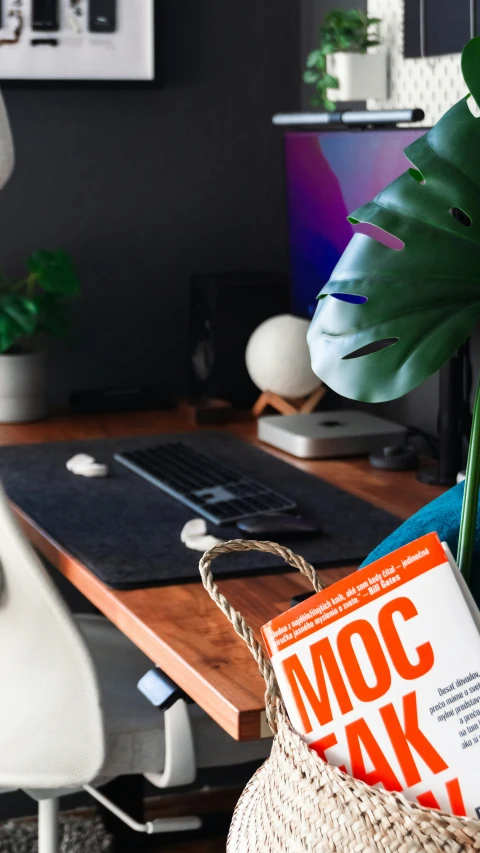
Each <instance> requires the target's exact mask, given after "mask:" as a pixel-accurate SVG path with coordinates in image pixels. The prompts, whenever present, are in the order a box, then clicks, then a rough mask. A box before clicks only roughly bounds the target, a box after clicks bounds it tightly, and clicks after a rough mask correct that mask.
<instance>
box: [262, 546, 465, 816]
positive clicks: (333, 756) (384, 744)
mask: <svg viewBox="0 0 480 853" xmlns="http://www.w3.org/2000/svg"><path fill="white" fill-rule="evenodd" d="M262 634H263V638H264V642H265V644H266V647H267V650H268V653H269V655H270V657H271V660H272V665H273V668H274V670H275V675H276V678H277V681H278V684H279V687H280V691H281V693H282V697H283V700H284V702H285V706H286V708H287V711H288V714H289V716H290V720H291V722H292V725H293V727H294V728H295V729H296V731H297V732H298V733H299V734H300V735H301V736H302V737H303V738H304V739H305V740H306V742H307V743H308V744H309V746H310V747H311V749H313V750H315V751H316V752H317V753H318V755H319V756H320V757H321V758H322V759H324V760H326V761H328V762H329V763H330V764H334V765H336V766H338V767H340V768H341V769H342V770H344V771H345V772H347V773H349V774H350V775H352V776H355V777H356V778H357V779H362V780H364V781H365V782H367V783H368V784H369V785H375V786H383V787H384V788H386V789H387V790H389V791H399V792H402V793H403V794H404V796H405V797H406V798H407V799H410V800H417V801H418V802H419V803H420V804H421V805H424V806H427V807H431V808H441V809H443V810H445V811H448V812H451V813H453V814H456V815H469V816H471V817H480V621H479V612H478V609H477V607H476V605H475V603H474V601H473V599H472V597H471V595H470V592H469V591H468V589H467V587H466V584H465V582H464V580H463V578H462V576H461V575H460V572H459V570H458V568H457V566H456V565H455V562H454V560H453V558H452V556H451V554H450V552H449V551H448V547H447V546H445V545H442V543H441V542H440V540H439V538H438V536H437V534H436V533H430V534H427V535H426V536H422V537H421V538H420V539H417V540H416V541H415V542H412V543H411V544H409V545H406V546H404V547H402V548H399V549H398V550H397V551H394V552H392V553H391V554H389V555H388V556H386V557H384V558H382V559H380V560H377V561H376V562H375V563H372V564H371V565H369V566H367V567H366V568H364V569H361V570H360V571H358V572H355V573H354V574H352V575H350V576H349V577H347V578H345V579H344V580H342V581H339V582H338V583H336V584H334V585H333V586H330V587H328V589H324V590H322V591H321V592H318V593H316V594H315V595H314V596H312V597H311V598H309V599H307V600H306V601H304V602H302V603H301V604H298V605H297V606H296V607H293V608H292V609H291V610H288V611H287V612H286V613H283V614H282V615H281V616H277V617H276V618H275V619H272V621H271V622H269V623H268V624H267V625H264V626H263V628H262Z"/></svg>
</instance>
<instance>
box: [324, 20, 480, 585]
mask: <svg viewBox="0 0 480 853" xmlns="http://www.w3.org/2000/svg"><path fill="white" fill-rule="evenodd" d="M462 72H463V76H464V79H465V83H466V86H467V88H468V91H469V94H468V95H467V96H466V97H465V98H462V100H461V101H459V102H458V103H457V104H455V106H453V107H452V108H451V109H450V110H449V111H448V112H447V113H446V114H445V115H444V116H443V117H442V118H441V119H440V121H439V122H438V123H437V124H436V125H435V127H433V128H432V129H431V130H430V131H429V132H428V133H427V134H426V135H425V136H422V137H421V138H420V139H418V140H417V141H416V142H414V143H413V144H412V145H410V146H409V147H408V148H407V149H406V152H405V153H406V156H407V159H408V160H409V161H410V163H411V168H409V169H408V170H407V171H406V172H405V173H404V174H403V175H401V176H400V177H399V178H397V180H395V181H393V183H391V184H390V185H389V186H387V187H386V189H384V190H383V191H382V192H381V193H379V194H378V195H377V196H376V198H375V199H374V200H373V201H370V202H368V203H367V204H365V205H363V207H360V208H359V209H358V210H356V211H355V212H354V213H352V214H351V215H350V216H349V217H348V218H349V221H350V222H352V223H354V224H355V223H370V225H371V226H372V225H373V226H376V227H377V228H378V229H379V231H378V234H379V235H381V233H384V232H387V233H388V234H390V235H393V236H394V237H395V238H397V248H390V247H387V246H386V245H384V244H383V243H381V242H378V241H377V240H376V239H373V238H372V237H370V236H366V235H364V234H355V235H354V236H353V238H352V240H351V242H350V244H349V246H348V247H347V249H346V251H345V253H344V254H343V256H342V258H341V259H340V261H339V263H338V264H337V266H336V268H335V270H334V271H333V274H332V276H331V278H330V281H329V282H328V283H327V284H326V285H325V287H324V288H323V290H322V291H321V293H320V295H319V302H318V307H317V311H316V314H315V317H314V319H313V321H312V324H311V326H310V329H309V333H308V340H309V346H310V353H311V356H312V367H313V369H314V371H315V373H316V374H317V375H318V376H319V377H320V378H321V379H322V380H323V381H324V382H325V383H326V384H327V385H329V386H330V387H332V388H333V389H334V390H335V391H337V392H338V393H340V394H343V395H344V396H346V397H350V398H352V399H356V400H363V401H365V402H380V401H384V400H392V399H394V398H397V397H400V396H402V395H404V394H406V393H407V392H408V391H411V390H412V389H413V388H415V387H417V386H418V385H420V383H422V382H423V381H424V380H425V379H427V377H429V376H430V375H431V374H433V373H434V372H435V371H437V370H438V369H439V368H440V367H442V366H443V365H444V364H445V363H446V362H447V361H448V360H449V359H450V358H451V356H452V355H453V354H454V353H455V352H456V350H457V349H458V348H459V347H460V346H461V345H462V343H463V342H464V341H465V340H466V339H467V338H468V336H469V334H470V332H471V331H472V329H473V327H474V325H475V324H476V322H477V320H478V319H479V317H480V265H479V263H478V258H479V253H480V194H479V189H478V188H479V186H480V159H479V157H478V151H479V147H480V117H479V116H480V109H479V105H480V38H479V37H477V38H474V39H472V40H471V41H470V42H468V44H467V45H466V47H465V48H464V50H463V53H462ZM380 229H381V230H380ZM479 482H480V382H479V386H478V390H477V394H476V401H475V406H474V413H473V424H472V431H471V437H470V446H469V455H468V463H467V476H466V482H465V491H464V495H463V505H462V514H461V521H460V530H459V539H458V556H457V561H458V563H459V566H460V569H461V571H462V574H463V575H464V577H465V578H466V579H467V581H468V580H469V577H470V571H471V563H472V553H473V546H474V535H475V524H476V514H477V504H478V489H479Z"/></svg>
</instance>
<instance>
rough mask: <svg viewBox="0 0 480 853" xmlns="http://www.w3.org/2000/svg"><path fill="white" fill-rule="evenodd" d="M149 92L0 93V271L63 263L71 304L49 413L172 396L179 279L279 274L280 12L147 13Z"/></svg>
mask: <svg viewBox="0 0 480 853" xmlns="http://www.w3.org/2000/svg"><path fill="white" fill-rule="evenodd" d="M157 6H158V11H159V25H160V35H161V40H162V43H163V44H162V49H161V57H162V58H161V61H160V69H159V75H160V78H161V79H160V82H161V84H162V85H161V88H157V89H153V90H141V91H139V90H133V91H132V90H125V89H123V90H118V89H116V90H112V89H108V88H102V89H93V90H92V89H90V90H85V89H83V90H78V89H70V90H68V89H67V90H65V89H55V88H53V89H31V90H29V89H26V90H25V89H22V90H18V89H11V88H6V89H5V97H6V102H7V106H8V110H9V113H10V117H11V122H12V126H13V132H14V137H15V144H16V152H17V166H16V170H15V173H14V176H13V178H12V180H11V182H10V183H9V184H8V186H7V187H6V189H5V190H4V191H3V192H2V193H1V194H0V221H1V222H2V229H1V238H0V239H1V263H2V265H4V266H6V267H7V268H9V269H10V270H12V271H15V270H17V269H19V268H20V266H21V260H22V259H23V258H25V257H26V256H27V255H28V253H29V252H30V251H31V250H32V249H35V248H48V247H55V246H63V247H65V248H66V249H68V250H69V251H70V252H71V253H72V255H73V256H74V258H75V260H76V262H77V265H78V270H79V273H80V277H81V280H82V283H83V296H82V297H81V299H79V300H78V302H77V303H76V305H75V307H74V310H73V328H72V338H71V341H70V342H69V344H68V345H64V344H62V345H55V346H54V347H53V353H52V356H53V357H52V359H51V361H52V365H51V370H52V377H51V386H52V393H53V397H54V399H55V400H56V401H61V400H63V399H64V398H65V396H66V394H67V392H68V391H70V390H72V389H78V388H81V387H87V388H88V387H93V386H102V385H107V384H120V383H124V382H125V383H131V382H164V383H165V384H166V385H167V386H169V387H171V388H174V389H179V388H182V387H183V386H184V384H185V373H186V371H185V360H186V347H185V342H186V308H187V285H188V277H189V275H190V273H192V272H202V271H214V270H245V269H262V268H263V269H273V270H275V269H279V270H285V269H286V266H287V252H286V232H285V217H284V190H283V174H282V145H281V136H280V134H279V133H278V131H275V130H274V129H273V127H272V125H271V121H270V120H271V116H272V114H273V113H274V112H275V111H277V110H282V109H285V110H289V109H298V106H299V82H298V80H299V76H298V75H299V17H300V16H299V9H298V6H297V4H296V3H292V2H291V0H261V2H258V0H242V2H235V3H234V2H232V0H228V1H227V2H225V0H157Z"/></svg>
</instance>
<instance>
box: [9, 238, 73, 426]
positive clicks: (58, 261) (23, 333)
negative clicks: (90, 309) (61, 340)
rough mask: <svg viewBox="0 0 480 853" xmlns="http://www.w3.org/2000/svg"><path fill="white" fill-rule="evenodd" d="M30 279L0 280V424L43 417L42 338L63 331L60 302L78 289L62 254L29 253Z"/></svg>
mask: <svg viewBox="0 0 480 853" xmlns="http://www.w3.org/2000/svg"><path fill="white" fill-rule="evenodd" d="M26 266H27V269H28V274H27V275H26V276H24V277H23V278H20V279H15V280H11V279H9V278H8V277H7V276H6V275H4V274H0V423H13V422H17V423H18V422H25V421H34V420H38V419H40V418H42V417H44V416H45V414H46V407H47V404H46V365H45V345H44V338H45V336H50V335H51V336H56V337H59V336H62V335H63V334H64V332H65V329H66V322H67V318H66V313H65V304H64V298H65V297H67V296H75V295H76V294H78V293H79V291H80V285H79V281H78V278H77V275H76V273H75V269H74V267H73V263H72V260H71V258H70V256H69V255H68V254H67V253H66V252H64V251H63V250H61V249H58V250H56V251H38V252H33V254H32V255H30V257H29V258H28V259H27V262H26Z"/></svg>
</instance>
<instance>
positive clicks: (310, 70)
mask: <svg viewBox="0 0 480 853" xmlns="http://www.w3.org/2000/svg"><path fill="white" fill-rule="evenodd" d="M379 23H380V18H370V17H369V16H368V15H367V13H366V12H362V11H361V10H360V9H349V10H348V11H345V12H344V11H341V10H340V9H333V10H332V11H331V12H329V13H328V14H327V15H326V17H325V21H324V23H323V24H322V26H321V27H320V31H319V35H320V44H319V47H318V48H316V50H312V52H311V53H309V54H308V56H307V62H306V69H305V71H304V74H303V82H304V83H307V85H309V86H314V88H315V95H314V97H313V98H312V99H311V104H312V106H314V107H324V108H325V109H327V110H334V109H335V104H334V102H333V101H331V100H330V99H329V97H328V96H327V89H338V88H339V82H338V79H337V78H336V77H333V75H332V74H328V72H327V56H328V55H329V54H332V53H339V52H341V51H356V52H358V53H366V52H367V48H369V47H375V45H378V44H380V42H379V39H378V24H379Z"/></svg>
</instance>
